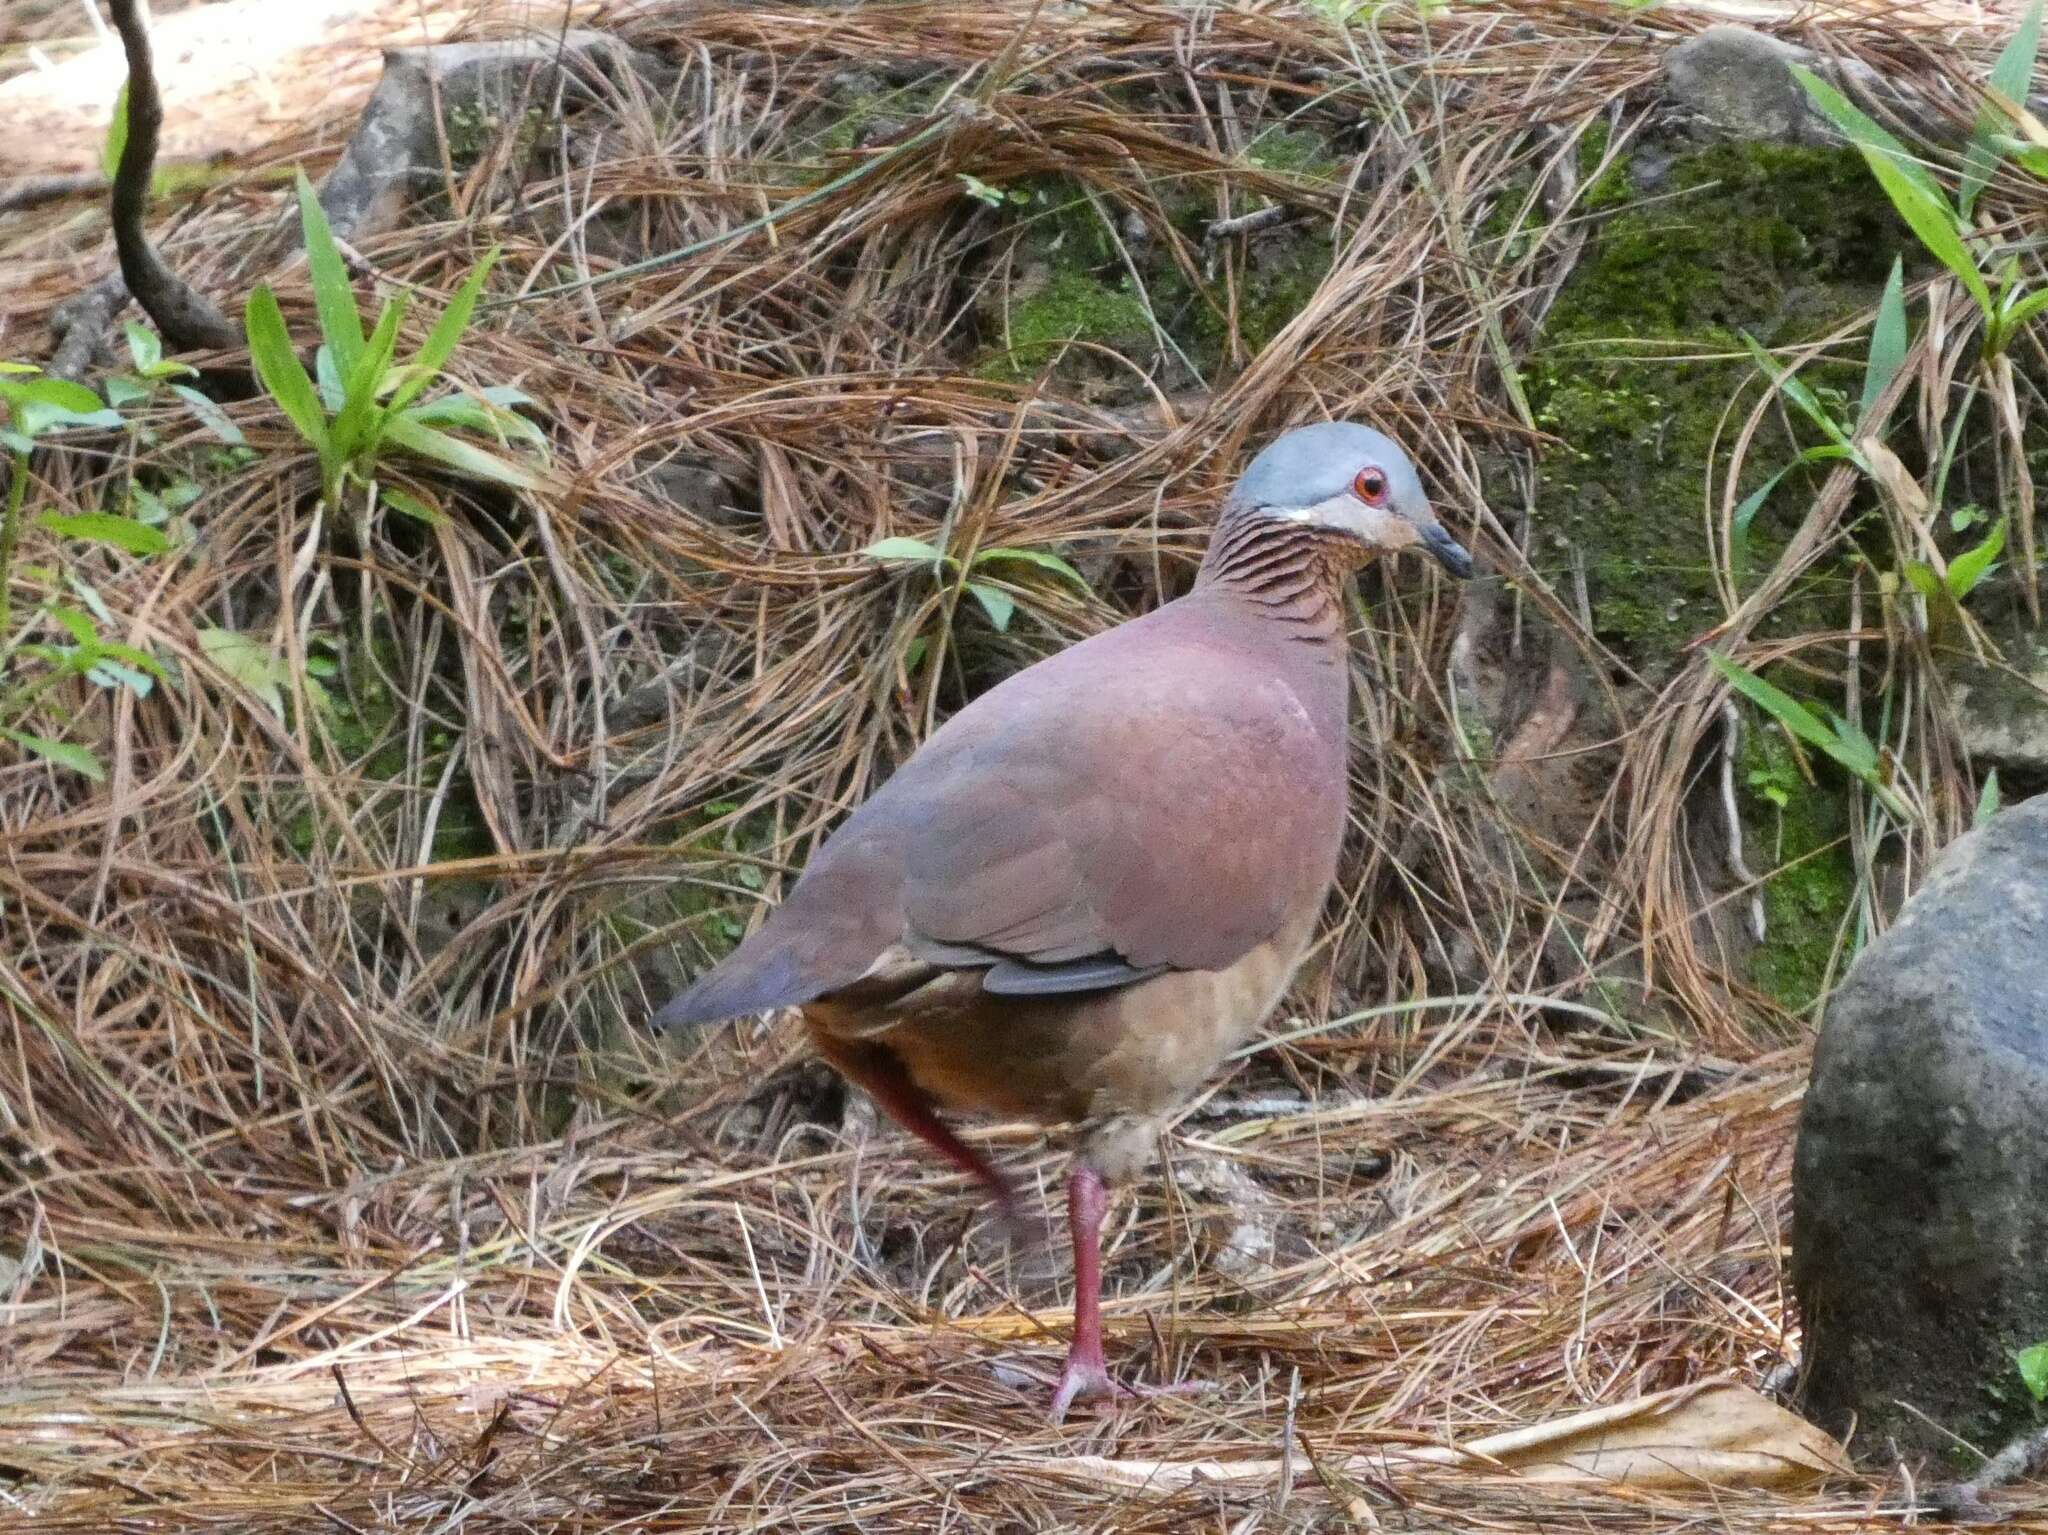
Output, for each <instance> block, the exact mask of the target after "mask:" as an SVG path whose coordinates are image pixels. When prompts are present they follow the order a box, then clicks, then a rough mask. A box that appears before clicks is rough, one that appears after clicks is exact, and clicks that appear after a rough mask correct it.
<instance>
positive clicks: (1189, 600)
mask: <svg viewBox="0 0 2048 1535" xmlns="http://www.w3.org/2000/svg"><path fill="white" fill-rule="evenodd" d="M1401 550H1413V551H1417V552H1421V553H1425V554H1427V555H1430V556H1432V557H1434V558H1435V560H1436V561H1437V562H1439V563H1440V564H1441V565H1442V566H1443V567H1444V568H1445V569H1446V570H1447V571H1449V572H1450V573H1451V574H1452V575H1453V576H1456V577H1458V578H1460V579H1464V578H1468V577H1469V576H1470V575H1471V574H1472V569H1473V565H1472V557H1471V555H1470V554H1469V553H1468V552H1467V551H1466V550H1465V548H1464V547H1463V546H1462V545H1460V544H1459V543H1458V541H1457V540H1456V539H1455V538H1453V537H1452V536H1451V534H1450V533H1449V532H1448V531H1446V530H1445V528H1444V526H1443V524H1442V523H1440V522H1439V521H1438V520H1437V518H1436V516H1435V514H1434V512H1433V511H1432V509H1431V505H1430V501H1429V498H1428V496H1427V495H1426V494H1425V492H1424V488H1423V484H1422V480H1421V477H1420V476H1419V474H1418V473H1417V471H1416V469H1415V466H1414V464H1413V463H1412V462H1411V461H1410V459H1409V456H1408V454H1407V453H1406V452H1405V451H1404V450H1403V449H1402V448H1401V447H1400V445H1399V444H1398V443H1396V442H1395V441H1394V440H1393V439H1392V438H1391V437H1388V436H1386V435H1384V434H1383V433H1381V432H1379V431H1377V430H1375V429H1373V428H1372V427H1369V426H1366V425H1363V424H1361V423H1357V422H1350V421H1322V422H1317V423H1314V424H1310V425H1305V426H1300V427H1296V428H1294V429H1293V430H1290V431H1287V432H1285V433H1283V434H1281V435H1280V436H1278V437H1276V438H1275V439H1274V440H1273V441H1272V442H1271V443H1270V444H1268V445H1267V446H1266V447H1265V448H1264V449H1263V450H1262V451H1260V452H1259V453H1258V454H1257V455H1256V456H1255V457H1254V458H1253V459H1252V461H1251V463H1250V464H1249V465H1248V466H1247V467H1246V468H1245V470H1244V472H1243V474H1242V475H1241V476H1240V477H1239V479H1238V480H1237V482H1236V484H1235V486H1234V488H1233V489H1232V490H1231V491H1230V493H1229V494H1228V496H1227V497H1226V498H1225V500H1224V502H1223V505H1222V508H1221V511H1220V514H1219V516H1218V518H1217V520H1216V523H1215V526H1214V528H1213V530H1212V532H1211V535H1210V539H1209V543H1208V547H1207V549H1206V552H1205V554H1204V557H1203V559H1202V562H1201V565H1200V568H1199V570H1198V571H1197V574H1196V577H1195V580H1194V584H1193V586H1192V587H1191V588H1190V590H1189V591H1188V592H1187V593H1186V594H1184V595H1183V596H1180V597H1178V598H1176V599H1174V600H1172V601H1170V602H1167V603H1164V604H1162V605H1161V606H1159V607H1157V608H1155V609H1153V610H1152V611H1150V612H1149V613H1146V614H1144V615H1142V616H1140V617H1137V618H1133V619H1130V620H1128V621H1126V622H1124V623H1121V624H1118V625H1116V626H1114V627H1112V628H1109V629H1106V630H1104V631H1102V632H1100V633H1098V634H1095V635H1093V636H1091V637H1089V638H1087V639H1085V640H1082V641H1081V642H1079V643H1078V644H1075V645H1072V646H1070V647H1068V648H1067V649H1065V650H1062V651H1059V652H1057V653H1055V654H1053V655H1051V656H1048V657H1046V658H1045V659H1043V660H1040V661H1038V662H1036V663H1035V664H1033V665H1031V666H1028V667H1026V668H1024V669H1023V670H1021V671H1018V672H1016V673H1015V674H1013V675H1012V676H1010V677H1008V678H1006V679H1004V680H1003V681H1002V682H1000V683H998V684H996V685H995V686H994V687H992V688H990V689H989V690H988V691H986V692H984V693H982V694H981V695H979V696H978V697H976V698H975V699H974V700H972V701H971V702H969V703H968V704H967V705H966V706H965V707H963V708H962V709H960V710H959V712H958V713H956V714H954V715H953V716H952V717H951V718H950V719H948V720H947V721H946V722H945V723H944V724H943V725H941V726H940V727H939V728H938V729H937V730H935V731H934V732H933V733H932V734H931V735H930V737H929V738H928V739H927V740H926V741H925V742H924V744H923V745H922V746H921V747H919V748H918V749H917V750H916V751H914V752H913V753H912V754H911V755H910V757H909V758H908V759H907V760H906V761H905V762H904V763H903V764H902V766H900V767H899V768H898V769H897V770H896V771H895V772H894V773H893V774H892V775H891V776H890V777H889V778H887V779H886V780H885V781H884V782H883V783H882V784H881V786H880V787H879V788H878V789H877V790H876V791H875V792H874V793H873V794H872V795H870V796H869V798H868V799H866V800H865V801H864V802H862V803H861V804H860V805H859V806H858V807H856V808H855V809H854V810H853V812H852V813H851V814H850V815H849V816H848V817H847V818H846V819H845V821H843V822H842V823H841V824H840V825H839V826H838V827H837V828H836V829H835V830H834V831H833V832H832V834H831V835H830V836H829V837H827V838H826V839H825V841H824V843H823V844H822V846H820V847H819V848H818V849H817V851H816V852H815V853H814V854H813V855H812V856H811V858H810V859H809V861H808V863H807V865H806V867H805V868H804V870H803V872H802V874H801V876H800V877H799V878H798V879H797V880H796V882H795V883H794V884H793V886H792V887H791V888H790V889H789V891H788V893H787V895H786V897H785V898H784V899H783V901H782V902H781V904H780V905H779V906H777V907H776V908H775V909H774V910H773V911H772V912H771V913H770V914H769V915H768V916H767V918H766V919H765V920H764V921H763V922H762V923H761V925H760V926H759V927H758V928H757V929H756V930H755V931H754V932H753V933H752V934H751V935H750V936H748V937H747V938H746V939H745V940H744V941H743V942H742V943H741V944H740V945H739V946H738V947H737V948H736V949H735V950H733V952H732V953H730V954H729V955H727V956H726V957H725V958H724V959H723V960H721V961H719V962H718V963H717V964H716V965H714V966H713V967H712V968H711V969H710V970H708V971H707V972H705V973H704V974H703V975H701V976H699V977H697V978H696V979H695V980H694V981H693V982H691V984H690V985H688V986H687V987H686V988H685V989H684V990H683V991H682V992H681V993H680V994H678V995H677V996H676V997H675V998H674V999H673V1000H672V1001H670V1002H669V1003H668V1004H667V1005H666V1006H664V1007H663V1008H662V1009H661V1010H660V1012H659V1013H657V1014H656V1015H655V1019H654V1024H655V1026H656V1027H658V1028H668V1029H676V1028H685V1027H692V1026H700V1025H704V1024H709V1023H713V1022H717V1021H719V1020H722V1019H727V1018H734V1017H741V1016H746V1015H753V1014H760V1013H766V1012H770V1011H775V1010H780V1009H785V1008H796V1009H799V1010H800V1012H801V1015H802V1019H803V1023H804V1026H805V1028H806V1029H807V1031H808V1033H809V1036H810V1040H811V1041H812V1044H813V1046H814V1048H815V1049H816V1051H817V1053H818V1054H819V1055H820V1056H822V1057H823V1059H824V1060H825V1061H826V1062H827V1063H828V1064H829V1065H831V1066H832V1067H833V1068H834V1069H835V1070H837V1071H838V1072H839V1073H840V1075H842V1076H843V1077H844V1078H845V1079H846V1080H847V1081H848V1082H850V1083H852V1084H853V1085H855V1086H857V1087H859V1088H861V1089H862V1090H864V1091H865V1092H866V1093H867V1094H868V1095H869V1096H870V1097H871V1098H872V1099H873V1100H874V1102H875V1104H876V1106H877V1107H878V1108H879V1109H881V1110H882V1111H884V1112H885V1113H887V1114H888V1115H889V1116H890V1117H891V1118H893V1119H894V1120H896V1121H897V1123H898V1124H900V1125H901V1126H902V1127H903V1128H904V1129H905V1130H907V1131H909V1132H910V1133H911V1134H913V1135H915V1136H917V1137H918V1138H919V1139H921V1140H923V1141H924V1142H926V1143H927V1144H928V1145H929V1146H930V1147H931V1148H932V1149H933V1150H935V1151H936V1152H937V1153H939V1154H940V1155H941V1156H943V1157H944V1158H945V1159H946V1160H947V1161H949V1162H950V1163H952V1164H953V1165H954V1166H955V1167H957V1168H958V1169H960V1170H961V1171H962V1172H964V1173H967V1174H969V1175H970V1176H971V1177H973V1178H974V1179H975V1180H977V1181H978V1183H979V1184H980V1185H981V1187H982V1188H983V1189H984V1190H985V1191H986V1193H987V1195H988V1196H989V1197H990V1199H991V1200H992V1201H993V1202H994V1204H995V1205H996V1207H997V1209H998V1211H999V1212H1000V1213H1001V1214H1002V1215H1003V1216H1004V1217H1006V1218H1008V1219H1011V1220H1015V1219H1016V1218H1017V1216H1018V1213H1019V1199H1018V1195H1017V1192H1016V1190H1015V1189H1014V1187H1013V1186H1012V1184H1011V1182H1010V1181H1009V1179H1008V1178H1007V1177H1006V1176H1005V1175H1004V1174H1003V1172H1002V1171H1001V1170H1000V1169H999V1168H998V1167H996V1166H995V1165H994V1164H993V1163H992V1162H991V1161H990V1160H989V1159H988V1158H987V1157H986V1156H985V1155H983V1154H982V1153H981V1152H980V1151H979V1150H977V1149H976V1148H974V1147H973V1146H971V1145H969V1144H968V1143H967V1142H965V1141H964V1140H962V1139H961V1137H960V1136H959V1135H958V1134H957V1133H956V1132H955V1130H954V1129H953V1128H952V1126H951V1124H950V1123H949V1122H948V1119H947V1116H948V1115H949V1114H976V1113H978V1114H983V1115H995V1116H999V1117H1001V1118H1004V1119H1023V1120H1026V1121H1032V1122H1036V1123H1038V1124H1041V1125H1044V1126H1046V1127H1049V1128H1050V1127H1061V1126H1064V1127H1068V1128H1070V1130H1071V1133H1072V1146H1073V1155H1072V1162H1071V1167H1070V1169H1069V1172H1068V1176H1067V1225H1068V1232H1069V1236H1070V1239H1071V1241H1072V1244H1073V1272H1074V1323H1073V1332H1072V1337H1071V1343H1070V1346H1069V1348H1068V1351H1067V1356H1066V1361H1065V1364H1064V1366H1063V1368H1062V1370H1061V1372H1060V1375H1059V1377H1058V1380H1057V1381H1056V1383H1055V1384H1054V1387H1053V1395H1052V1402H1051V1417H1052V1419H1053V1420H1054V1421H1055V1422H1058V1421H1060V1420H1061V1419H1063V1418H1064V1417H1065V1416H1066V1414H1067V1413H1068V1411H1069V1410H1070V1409H1071V1408H1072V1406H1073V1405H1074V1404H1075V1403H1076V1402H1081V1401H1101V1400H1108V1399H1116V1398H1122V1397H1128V1396H1132V1395H1142V1394H1150V1393H1151V1392H1152V1391H1155V1390H1158V1389H1163V1388H1134V1387H1129V1386H1125V1385H1123V1384H1120V1383H1119V1382H1117V1381H1115V1380H1114V1379H1112V1377H1111V1376H1110V1374H1109V1371H1108V1367H1107V1363H1106V1361H1105V1358H1104V1354H1103V1343H1102V1313H1101V1286H1102V1270H1101V1228H1102V1222H1103V1218H1104V1215H1105V1213H1106V1211H1107V1207H1108V1191H1109V1188H1110V1186H1111V1185H1114V1184H1119V1183H1124V1182H1127V1181H1129V1180H1131V1179H1133V1178H1136V1177H1137V1176H1139V1175H1140V1174H1141V1173H1142V1172H1143V1171H1144V1170H1145V1168H1146V1167H1147V1165H1148V1164H1149V1162H1150V1161H1151V1159H1152V1157H1153V1155H1154V1154H1155V1150H1156V1146H1157V1142H1158V1138H1159V1136H1160V1134H1161V1133H1162V1131H1163V1130H1164V1128H1165V1126H1166V1125H1167V1123H1168V1122H1169V1121H1170V1120H1171V1119H1172V1118H1173V1116H1174V1115H1175V1114H1176V1113H1177V1112H1178V1111H1179V1110H1180V1109H1181V1108H1182V1107H1184V1106H1185V1104H1186V1103H1187V1101H1188V1100H1189V1099H1191V1098H1192V1097H1193V1096H1194V1095H1195V1094H1196V1093H1197V1092H1198V1091H1199V1090H1200V1089H1201V1088H1202V1086H1203V1085H1204V1084H1205V1083H1206V1082H1207V1080H1208V1079H1209V1078H1210V1077H1211V1076H1212V1075H1213V1074H1215V1073H1216V1071H1217V1070H1218V1068H1219V1067H1220V1066H1221V1065H1222V1063H1223V1061H1224V1059H1225V1057H1227V1056H1228V1055H1229V1054H1231V1052H1232V1051H1234V1050H1235V1049H1237V1048H1238V1047H1239V1046H1240V1045H1242V1044H1243V1043H1245V1042H1246V1041H1247V1040H1248V1039H1249V1038H1250V1037H1251V1035H1252V1034H1253V1032H1254V1031H1255V1030H1256V1028H1257V1027H1258V1025H1259V1024H1260V1023H1261V1022H1262V1021H1263V1020H1264V1018H1265V1016H1266V1015H1267V1013H1268V1012H1270V1011H1271V1010H1272V1008H1273V1007H1274V1006H1275V1005H1276V1004H1277V1003H1278V1001H1279V1000H1280V997H1281V995H1282V993H1283V992H1284V991H1285V989H1286V986H1287V984H1288V981H1289V978H1290V976H1291V975H1292V973H1293V970H1294V968H1295V966H1296V964H1297V962H1298V961H1299V960H1300V958H1301V957H1302V955H1303V953H1304V952H1305V950H1306V949H1307V947H1308V945H1309V942H1310V940H1311V938H1312V937H1313V934H1314V930H1315V926H1316V923H1317V920H1318V918H1319V916H1320V914H1321V910H1322V907H1323V904H1324V901H1325V898H1326V897H1327V895H1328V893H1329V890H1330V888H1331V886H1332V884H1333V883H1334V882H1335V879H1336V872H1337V860H1338V851H1339V845H1340V843H1341V841H1342V838H1343V832H1344V825H1345V817H1346V801H1347V761H1348V757H1349V726H1348V720H1347V714H1348V705H1349V692H1350V682H1349V679H1350V668H1349V663H1348V653H1347V623H1346V605H1345V601H1344V599H1345V593H1346V584H1347V582H1348V580H1349V578H1350V577H1351V576H1352V575H1353V574H1354V573H1355V572H1356V571H1357V570H1358V569H1359V568H1360V567H1361V566H1363V565H1364V564H1366V563H1367V562H1368V561H1370V560H1372V559H1373V558H1374V557H1375V556H1378V555H1382V554H1391V553H1394V552H1396V551H1401Z"/></svg>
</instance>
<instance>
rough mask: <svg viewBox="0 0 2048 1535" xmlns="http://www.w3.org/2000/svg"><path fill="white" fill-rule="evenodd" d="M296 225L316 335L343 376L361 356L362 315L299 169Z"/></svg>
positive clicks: (324, 220) (310, 187) (322, 211)
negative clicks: (316, 317) (310, 282)
mask: <svg viewBox="0 0 2048 1535" xmlns="http://www.w3.org/2000/svg"><path fill="white" fill-rule="evenodd" d="M297 181H298V191H299V226H300V228H301V229H303V230H304V231H305V236H306V269H307V271H308V272H310V273H311V274H312V278H313V307H314V308H315V309H316V310H318V311H319V314H320V334H321V335H322V336H324V337H326V338H327V344H328V346H330V347H332V348H333V349H334V362H335V366H336V367H337V368H338V369H339V370H340V372H341V374H342V376H343V377H344V378H345V377H347V376H348V374H349V373H350V372H351V371H353V369H354V368H355V365H356V359H357V358H359V357H361V356H362V355H363V317H362V316H361V315H360V314H358V313H357V312H356V295H355V290H354V289H353V288H351V287H350V286H349V280H348V268H347V267H346V266H344V265H343V264H342V260H341V251H340V249H339V248H338V247H337V246H336V245H335V243H334V231H333V230H332V229H330V228H328V227H327V213H326V210H325V209H323V208H322V207H321V206H320V199H319V198H318V197H316V196H315V195H314V193H313V183H312V182H310V181H308V180H307V179H306V173H305V172H304V171H300V172H299V173H298V176H297Z"/></svg>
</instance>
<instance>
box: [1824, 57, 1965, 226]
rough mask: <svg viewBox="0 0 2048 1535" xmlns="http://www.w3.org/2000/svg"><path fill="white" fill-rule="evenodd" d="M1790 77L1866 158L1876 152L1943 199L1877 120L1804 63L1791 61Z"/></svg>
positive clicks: (1924, 169) (1925, 172)
mask: <svg viewBox="0 0 2048 1535" xmlns="http://www.w3.org/2000/svg"><path fill="white" fill-rule="evenodd" d="M1792 76H1793V78H1794V79H1796V80H1797V81H1798V82H1799V83H1800V85H1802V86H1804V87H1805V89H1806V94H1807V97H1808V99H1809V100H1811V101H1812V102H1813V104H1814V105H1815V106H1816V107H1818V108H1819V109H1820V111H1821V114H1822V115H1823V116H1825V117H1826V118H1827V119H1828V121H1829V122H1831V123H1833V124H1834V125H1835V126H1836V127H1837V128H1838V129H1840V130H1841V133H1842V137H1844V138H1845V139H1847V140H1848V141H1849V142H1850V143H1851V144H1854V145H1855V146H1856V148H1857V149H1859V150H1861V151H1862V153H1863V156H1864V158H1865V159H1866V160H1867V159H1870V158H1871V156H1873V155H1876V156H1878V157H1880V158H1882V159H1885V160H1888V161H1890V162H1891V163H1892V164H1894V165H1896V166H1897V167H1898V168H1899V173H1900V174H1901V175H1903V176H1904V177H1906V179H1907V180H1909V181H1911V182H1913V183H1914V184H1915V185H1916V186H1917V187H1918V188H1919V189H1920V190H1921V191H1922V192H1924V193H1926V195H1927V196H1929V197H1931V198H1933V199H1934V200H1935V201H1936V202H1940V201H1942V200H1943V199H1942V195H1941V188H1940V187H1939V186H1937V185H1936V184H1935V180H1934V177H1933V176H1932V175H1930V174H1929V173H1928V170H1927V167H1926V166H1924V165H1922V164H1921V163H1920V162H1919V160H1918V159H1916V158H1915V157H1914V155H1913V152H1912V151H1911V150H1909V149H1908V148H1906V146H1905V145H1904V144H1901V143H1900V142H1899V141H1898V140H1897V139H1895V138H1893V137H1892V135H1891V133H1890V131H1889V130H1887V129H1886V128H1885V127H1884V125H1883V124H1881V123H1879V122H1878V121H1877V119H1875V118H1874V117H1871V116H1870V115H1869V114H1868V113H1867V112H1865V111H1864V110H1863V109H1862V108H1861V107H1859V106H1857V105H1856V104H1855V103H1854V102H1852V101H1851V100H1849V98H1848V97H1847V96H1844V95H1843V94H1842V93H1841V92H1840V91H1838V90H1836V89H1835V88H1834V87H1833V86H1832V85H1830V84H1828V82H1827V81H1825V80H1823V79H1821V77H1820V76H1819V75H1816V74H1815V73H1814V72H1813V71H1812V70H1810V69H1807V68H1806V67H1805V66H1804V65H1800V64H1794V65H1793V66H1792Z"/></svg>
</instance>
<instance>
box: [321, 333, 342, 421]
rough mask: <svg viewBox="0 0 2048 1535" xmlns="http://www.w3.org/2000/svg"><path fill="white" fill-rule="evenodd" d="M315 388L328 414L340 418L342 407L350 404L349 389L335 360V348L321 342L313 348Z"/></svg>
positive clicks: (339, 365)
mask: <svg viewBox="0 0 2048 1535" xmlns="http://www.w3.org/2000/svg"><path fill="white" fill-rule="evenodd" d="M313 387H314V388H315V389H316V390H318V391H319V393H320V403H321V404H322V405H323V406H325V407H326V410H327V414H328V415H330V416H338V415H340V414H341V408H342V406H344V405H346V404H348V387H347V385H345V384H344V383H343V382H342V380H341V364H340V363H338V362H336V361H335V360H334V348H333V347H331V346H329V345H328V344H327V343H326V342H324V341H323V342H321V343H320V344H319V345H318V346H316V347H315V348H313Z"/></svg>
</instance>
